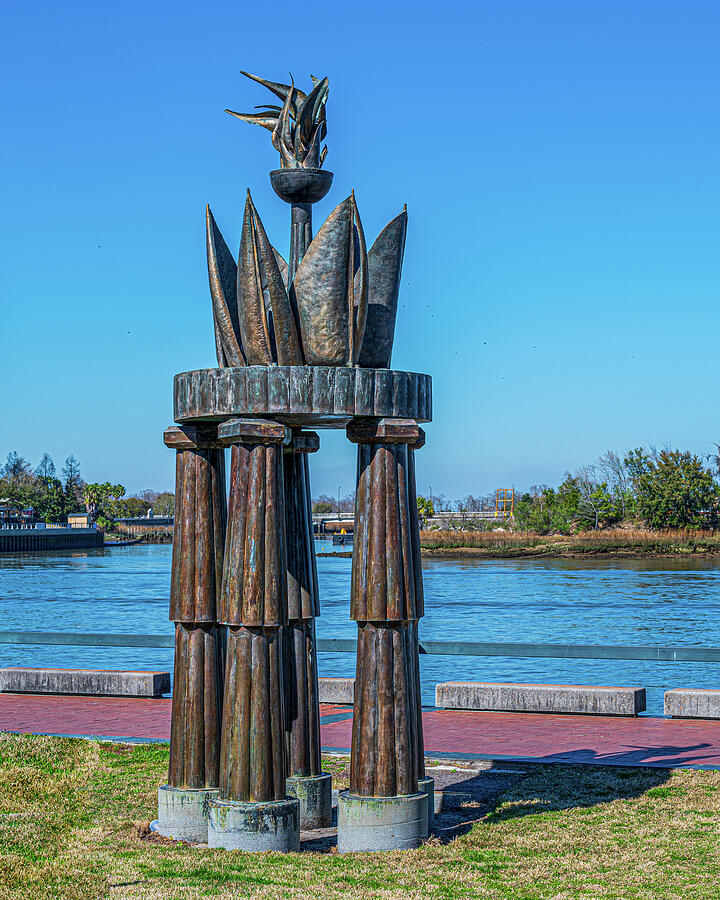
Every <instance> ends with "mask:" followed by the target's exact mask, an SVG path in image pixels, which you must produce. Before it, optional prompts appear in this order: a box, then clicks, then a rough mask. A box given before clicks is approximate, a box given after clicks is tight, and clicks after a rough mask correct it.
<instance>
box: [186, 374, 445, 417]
mask: <svg viewBox="0 0 720 900" xmlns="http://www.w3.org/2000/svg"><path fill="white" fill-rule="evenodd" d="M174 397H175V412H174V414H175V420H176V421H177V422H184V423H187V424H191V423H201V422H212V421H214V422H218V421H222V420H223V419H229V418H233V417H235V416H272V417H273V419H276V420H278V421H281V422H285V423H287V424H288V425H307V426H309V427H311V428H341V427H345V425H347V423H348V422H350V421H351V420H352V419H356V418H361V419H367V418H384V417H393V418H400V419H414V420H415V421H417V422H429V421H430V419H431V418H432V379H431V378H430V376H429V375H420V374H418V373H416V372H398V371H395V370H393V369H359V368H353V369H351V368H346V367H338V368H331V367H326V366H245V367H243V368H233V369H196V370H195V371H191V372H181V373H180V374H178V375H176V376H175V389H174Z"/></svg>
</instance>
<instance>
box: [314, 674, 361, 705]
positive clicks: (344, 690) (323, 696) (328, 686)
mask: <svg viewBox="0 0 720 900" xmlns="http://www.w3.org/2000/svg"><path fill="white" fill-rule="evenodd" d="M318 702H319V703H339V704H345V705H350V706H352V704H353V703H354V702H355V679H354V678H318Z"/></svg>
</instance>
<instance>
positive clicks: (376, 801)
mask: <svg viewBox="0 0 720 900" xmlns="http://www.w3.org/2000/svg"><path fill="white" fill-rule="evenodd" d="M427 796H428V795H427V794H424V793H420V792H418V793H417V794H408V795H406V796H401V797H358V796H356V795H355V794H351V793H350V791H340V794H339V796H338V853H354V852H358V851H359V852H362V851H372V850H411V849H413V848H414V847H419V846H420V845H421V844H422V842H423V841H424V840H425V838H426V837H427V833H428V820H427V810H428V801H427Z"/></svg>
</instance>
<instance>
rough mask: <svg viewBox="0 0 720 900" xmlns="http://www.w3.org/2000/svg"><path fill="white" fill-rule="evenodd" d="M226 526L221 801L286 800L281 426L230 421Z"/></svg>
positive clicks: (225, 431) (224, 429)
mask: <svg viewBox="0 0 720 900" xmlns="http://www.w3.org/2000/svg"><path fill="white" fill-rule="evenodd" d="M220 434H221V437H222V439H223V440H224V441H226V442H228V443H230V444H231V451H230V453H231V465H230V498H229V503H228V516H229V527H228V534H227V541H226V545H225V558H224V564H223V581H222V591H221V595H220V614H219V621H220V622H222V623H223V624H225V625H228V626H229V628H228V639H227V662H226V673H225V683H226V691H225V703H224V707H223V722H222V741H221V749H220V797H221V799H224V800H241V801H245V802H251V801H253V802H254V801H258V802H259V801H269V800H282V799H283V798H284V797H285V774H286V752H287V751H286V735H285V730H286V729H285V689H286V679H285V670H284V664H283V646H282V645H283V640H284V635H283V627H282V626H285V625H287V622H288V619H287V594H288V590H287V555H286V538H285V491H284V480H283V444H284V443H285V441H286V440H287V439H288V438H289V432H288V431H287V429H286V428H285V426H284V425H282V424H280V423H278V422H272V421H263V420H255V421H252V420H241V419H238V420H233V421H230V422H227V423H225V424H224V425H223V426H221V432H220Z"/></svg>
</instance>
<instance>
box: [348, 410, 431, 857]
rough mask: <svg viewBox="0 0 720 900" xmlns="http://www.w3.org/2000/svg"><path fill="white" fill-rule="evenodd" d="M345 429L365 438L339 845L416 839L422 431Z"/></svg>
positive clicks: (419, 830) (382, 845)
mask: <svg viewBox="0 0 720 900" xmlns="http://www.w3.org/2000/svg"><path fill="white" fill-rule="evenodd" d="M347 435H348V438H349V439H350V440H351V441H352V442H353V443H356V444H358V478H357V494H356V500H355V535H354V541H353V544H354V550H353V568H352V595H351V618H353V619H354V620H355V621H356V622H357V623H358V650H357V674H356V678H355V705H354V715H353V734H352V747H351V761H350V790H349V791H346V792H343V793H341V795H340V800H339V804H338V849H339V850H340V852H347V851H351V850H383V849H398V848H407V847H416V846H418V845H419V844H420V843H421V842H422V841H423V840H424V838H425V837H426V836H427V830H428V824H427V822H428V803H427V795H426V794H425V793H424V792H422V791H419V789H418V780H419V778H420V776H421V769H422V759H421V758H420V755H419V754H420V752H421V748H422V737H421V736H420V735H419V734H418V731H420V732H421V731H422V718H421V716H420V714H419V710H420V698H419V696H418V688H419V675H418V665H419V660H418V642H417V620H418V618H419V617H420V616H421V615H422V614H423V594H422V576H421V573H420V570H419V557H418V553H419V533H418V518H417V509H416V499H415V495H414V487H415V486H414V470H413V469H412V463H411V455H412V451H411V450H410V449H409V447H410V446H416V445H417V444H418V443H419V442H420V441H421V439H422V436H423V432H422V430H421V429H420V428H419V427H418V425H417V423H416V422H415V421H413V420H407V419H381V420H379V421H375V422H361V421H360V422H353V423H351V424H350V425H349V426H348V428H347ZM413 462H414V461H413ZM414 506H415V510H414V511H413V507H414ZM423 774H424V773H423Z"/></svg>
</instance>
